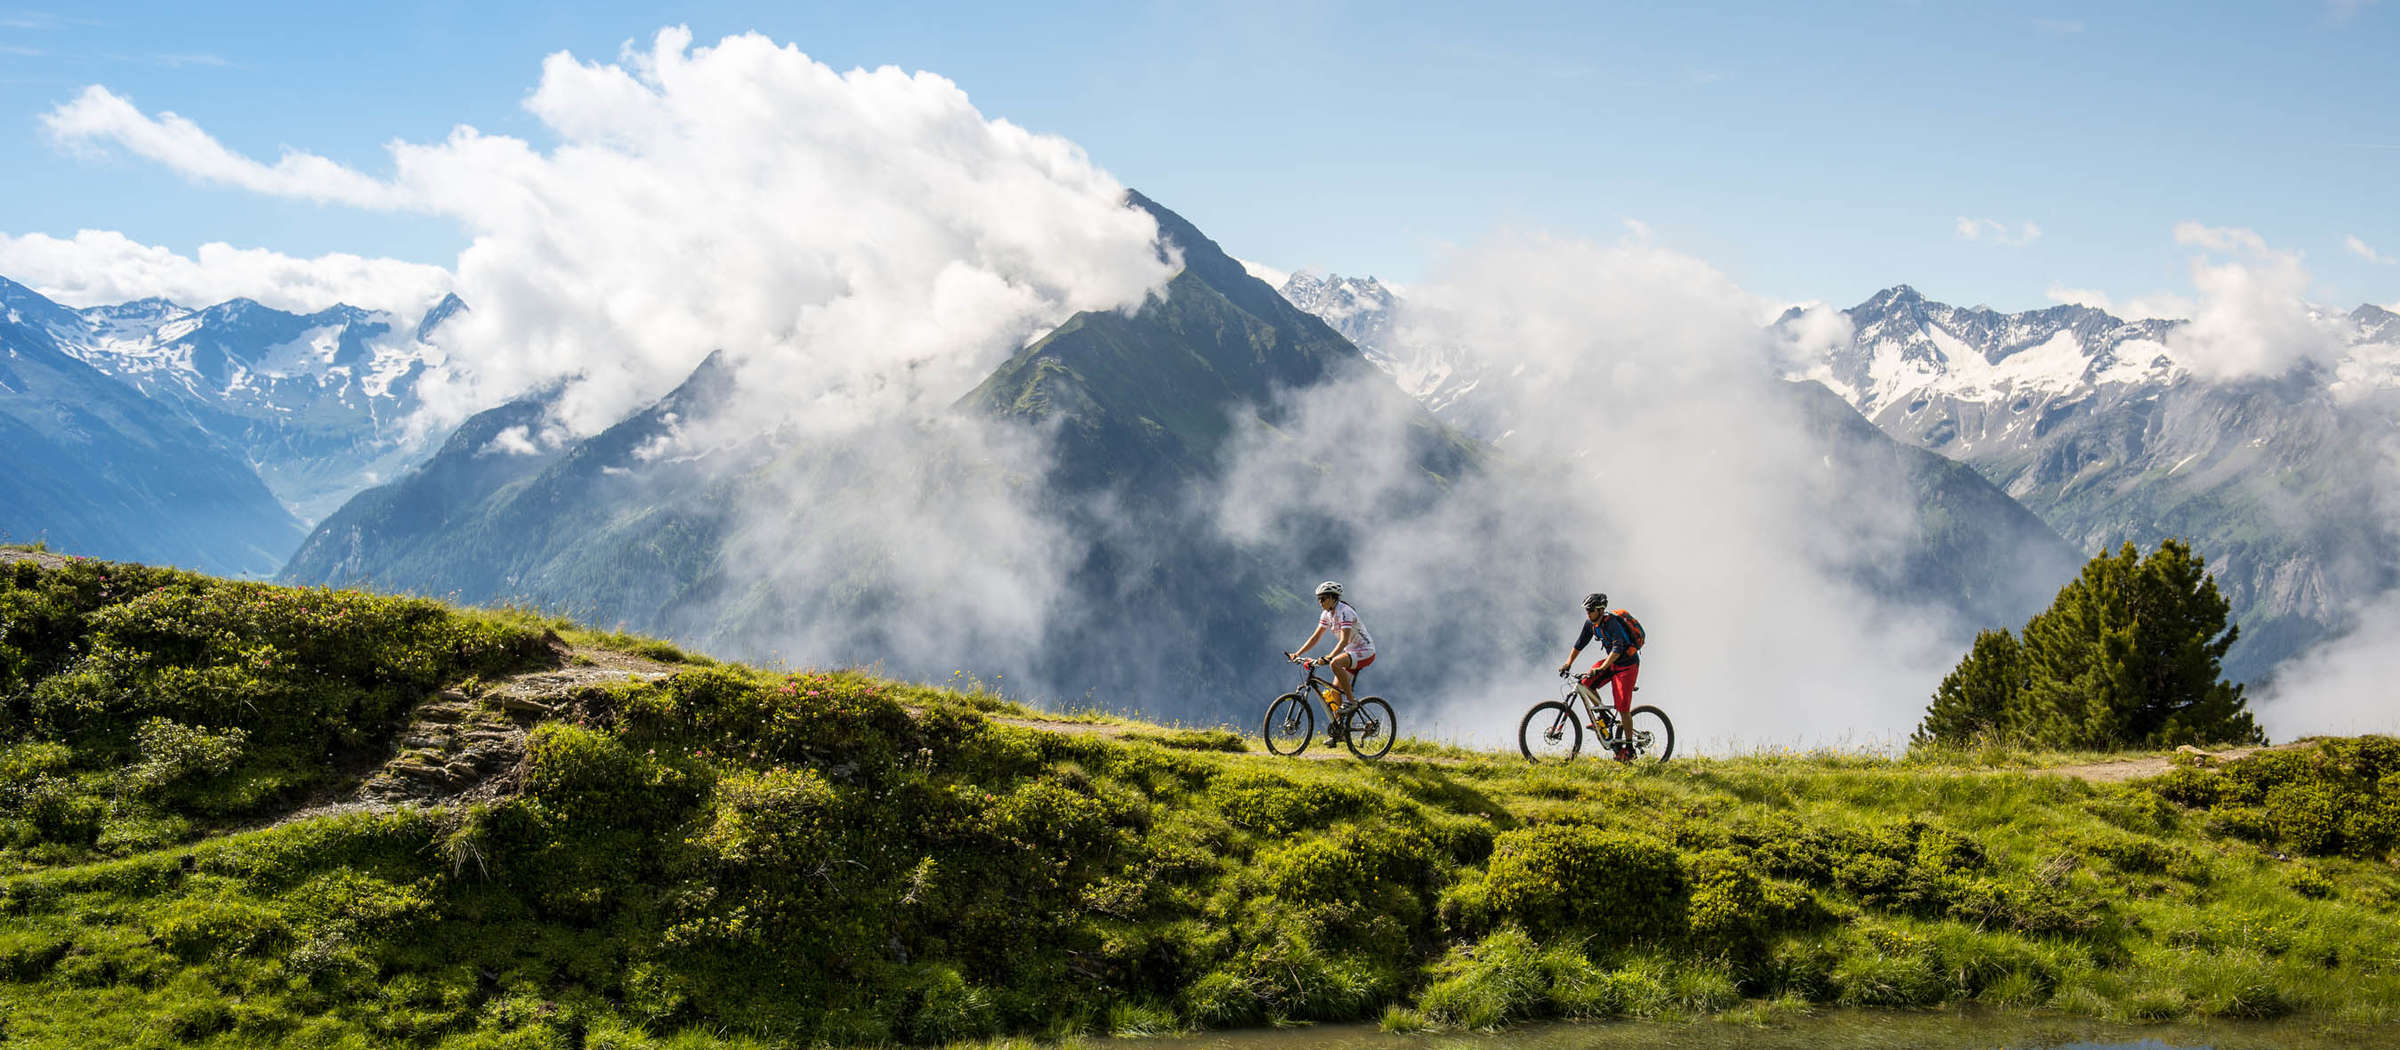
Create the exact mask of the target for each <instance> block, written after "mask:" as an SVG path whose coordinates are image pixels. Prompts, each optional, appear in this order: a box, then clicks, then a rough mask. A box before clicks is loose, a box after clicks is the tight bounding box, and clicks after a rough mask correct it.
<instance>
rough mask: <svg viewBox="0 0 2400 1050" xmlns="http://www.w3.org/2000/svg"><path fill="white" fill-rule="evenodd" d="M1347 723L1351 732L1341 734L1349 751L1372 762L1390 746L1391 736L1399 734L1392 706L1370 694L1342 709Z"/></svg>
mask: <svg viewBox="0 0 2400 1050" xmlns="http://www.w3.org/2000/svg"><path fill="white" fill-rule="evenodd" d="M1342 717H1343V718H1344V719H1346V720H1348V722H1349V723H1350V731H1349V732H1347V733H1344V734H1342V739H1343V740H1344V741H1346V742H1348V743H1349V745H1350V753H1351V754H1353V755H1357V756H1358V757H1360V758H1363V759H1367V760H1369V761H1373V760H1375V759H1378V758H1382V757H1383V755H1384V752H1387V751H1390V750H1391V749H1392V740H1393V738H1395V737H1397V736H1399V735H1400V720H1399V718H1398V716H1396V715H1394V714H1392V705H1390V704H1387V703H1384V702H1383V698H1382V697H1380V696H1370V697H1366V698H1364V699H1361V700H1360V701H1359V702H1358V703H1356V704H1353V705H1351V707H1350V708H1349V709H1348V710H1346V711H1344V712H1342Z"/></svg>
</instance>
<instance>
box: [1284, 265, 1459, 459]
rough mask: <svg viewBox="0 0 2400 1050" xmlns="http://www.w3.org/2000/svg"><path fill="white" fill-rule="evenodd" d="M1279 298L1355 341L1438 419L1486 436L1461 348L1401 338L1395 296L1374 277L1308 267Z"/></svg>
mask: <svg viewBox="0 0 2400 1050" xmlns="http://www.w3.org/2000/svg"><path fill="white" fill-rule="evenodd" d="M1281 291H1282V293H1283V297H1284V298H1285V299H1286V300H1289V301H1290V302H1291V304H1292V305H1293V306H1297V307H1299V308H1300V309H1302V310H1305V311H1307V312H1309V313H1312V314H1315V315H1317V319H1318V320H1320V321H1323V322H1325V323H1326V324H1327V325H1329V326H1331V327H1332V328H1333V330H1334V331H1337V332H1340V333H1342V337H1343V338H1345V339H1348V340H1350V342H1351V343H1352V344H1354V345H1356V346H1357V347H1358V349H1359V352H1360V353H1363V354H1365V355H1366V358H1367V360H1368V361H1370V362H1372V363H1373V364H1374V365H1375V367H1376V368H1378V369H1381V370H1382V371H1383V372H1384V373H1385V374H1386V375H1389V376H1391V377H1392V381H1393V382H1395V383H1398V384H1400V389H1402V390H1405V391H1408V393H1409V395H1410V396H1412V397H1414V398H1416V399H1417V400H1418V401H1419V402H1421V403H1423V404H1424V405H1425V407H1427V408H1429V409H1432V410H1433V411H1434V412H1435V413H1436V414H1437V415H1441V416H1442V417H1443V421H1444V422H1447V423H1449V424H1450V425H1452V426H1455V427H1458V428H1460V429H1462V430H1465V431H1467V432H1468V433H1469V434H1472V435H1474V436H1476V437H1478V438H1483V439H1486V440H1489V439H1492V438H1496V437H1499V436H1500V435H1498V434H1496V433H1487V432H1486V431H1487V430H1488V428H1487V427H1485V426H1483V425H1482V423H1483V422H1484V420H1483V418H1482V416H1481V414H1479V413H1475V412H1473V411H1471V408H1472V406H1471V404H1469V402H1471V401H1472V400H1473V395H1474V393H1475V389H1476V386H1477V385H1478V378H1479V377H1478V376H1476V375H1474V374H1473V372H1472V369H1471V368H1470V366H1469V364H1468V360H1469V359H1468V356H1467V354H1466V352H1465V349H1464V348H1462V347H1455V346H1439V345H1423V344H1419V343H1416V342H1411V341H1405V340H1403V339H1401V338H1400V337H1399V332H1398V331H1397V329H1396V328H1395V327H1394V326H1395V322H1396V317H1397V308H1398V307H1399V305H1400V299H1399V297H1398V296H1397V295H1395V294H1393V292H1392V290H1391V289H1390V288H1388V287H1385V286H1384V284H1383V282H1381V281H1378V280H1376V279H1375V278H1373V277H1344V276H1342V275H1340V274H1333V275H1330V276H1319V275H1317V274H1316V273H1313V272H1311V271H1308V270H1302V271H1300V272H1298V273H1295V274H1293V275H1292V276H1291V277H1290V278H1289V279H1288V280H1286V281H1285V282H1284V284H1283V288H1282V289H1281Z"/></svg>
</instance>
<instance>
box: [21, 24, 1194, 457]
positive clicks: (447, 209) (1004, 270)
mask: <svg viewBox="0 0 2400 1050" xmlns="http://www.w3.org/2000/svg"><path fill="white" fill-rule="evenodd" d="M526 107H527V108H528V109H529V110H530V111H531V112H532V113H533V114H534V115H535V116H536V117H538V118H539V119H540V120H541V121H542V122H543V124H544V125H546V126H547V128H548V129H549V130H550V131H551V132H552V133H553V134H554V135H555V136H556V138H557V144H556V145H555V146H554V147H551V148H549V149H546V150H545V149H540V148H537V147H535V146H534V145H532V144H530V143H527V142H525V141H522V140H519V139H515V138H511V137H507V136H496V135H485V134H483V133H481V132H479V131H477V130H476V129H474V128H471V127H463V126H462V127H460V128H458V129H456V130H454V131H453V132H452V133H451V134H450V136H449V137H448V138H447V139H445V140H443V141H441V142H438V143H405V142H398V143H394V144H393V145H392V146H391V154H392V159H393V167H394V172H393V174H392V176H391V177H390V178H388V179H379V178H375V177H373V176H369V175H366V174H364V173H361V172H358V171H356V170H353V169H350V168H347V167H344V166H342V165H339V164H336V163H334V162H332V161H330V160H327V159H325V158H323V157H318V156H315V155H312V154H307V153H303V152H298V151H287V152H286V153H285V154H284V155H283V157H282V158H281V159H279V160H278V161H277V162H276V163H275V164H272V165H269V164H264V163H261V162H258V161H256V160H253V159H250V158H247V157H243V156H241V155H239V154H237V153H234V152H233V151H230V150H228V149H226V148H225V147H224V146H223V145H221V144H220V143H218V142H217V141H216V140H215V139H213V138H211V137H210V136H209V135H208V134H207V133H206V132H205V131H203V130H202V129H201V128H199V127H198V126H197V125H195V124H193V123H192V122H190V121H188V120H185V119H183V118H180V117H177V116H174V115H173V114H160V115H158V116H156V117H152V116H148V115H145V114H143V113H141V112H140V111H139V110H137V109H135V108H134V107H133V106H132V104H131V103H129V102H127V101H126V100H124V99H122V98H119V97H118V96H116V95H114V94H112V93H110V92H109V91H107V90H106V89H105V88H99V87H95V88H92V89H89V90H87V91H85V92H84V93H83V94H82V95H81V96H79V97H77V98H76V99H75V100H73V101H71V102H69V103H66V104H64V105H62V106H60V107H59V108H58V109H57V110H56V111H54V112H53V113H52V114H50V116H49V117H48V118H47V119H46V123H47V124H48V126H49V128H50V130H51V131H52V133H53V134H54V135H56V136H58V137H59V138H60V139H61V140H62V141H64V142H68V143H70V144H76V145H80V146H84V147H90V148H101V147H105V146H110V145H113V146H116V147H119V148H122V149H125V150H128V151H130V152H133V153H135V154H137V155H140V156H143V157H146V158H149V159H152V160H155V161H158V162H160V163H162V164H165V165H168V166H169V167H171V168H173V169H174V170H176V171H178V172H181V173H183V174H184V175H186V176H188V177H190V178H193V179H196V180H200V181H204V182H212V183H219V184H225V185H231V186H237V187H241V188H244V189H248V190H252V191H255V192H260V193H267V194H273V195H277V196H285V197H295V198H301V199H308V200H320V201H328V202H333V203H340V204H346V205H350V206H355V207H361V208H374V209H386V210H389V209H407V210H414V211H422V212H427V213H431V214H434V215H438V216H442V217H445V218H448V219H450V220H452V221H455V222H457V223H458V224H459V225H460V226H462V227H463V228H464V229H465V230H466V232H468V233H469V234H470V235H471V236H472V237H473V241H472V243H471V245H470V246H469V247H468V248H467V249H466V250H465V251H464V252H463V253H461V254H460V256H459V258H458V260H457V263H456V266H455V268H454V272H455V274H456V290H457V292H458V294H459V295H460V296H461V297H462V298H464V299H466V300H467V301H468V302H469V303H471V304H473V306H474V310H473V312H472V313H470V314H467V315H465V316H462V317H461V318H460V319H459V320H458V321H457V322H456V323H454V324H451V325H445V326H444V327H443V329H442V331H441V337H442V341H443V344H444V346H445V348H446V349H448V350H450V351H451V353H450V362H451V363H450V365H449V366H448V367H447V368H446V369H445V370H443V371H440V372H436V373H434V374H433V375H430V376H428V377H427V380H426V381H425V383H424V384H423V386H422V390H423V392H424V394H425V396H426V398H427V402H428V406H429V411H431V412H433V413H434V415H432V416H430V417H429V420H430V422H433V423H441V422H447V421H449V420H454V419H456V418H458V417H459V416H461V415H463V414H464V413H465V412H467V411H471V410H474V409H477V408H481V407H484V406H488V405H490V404H493V403H496V402H497V401H498V400H501V399H503V398H505V397H507V396H510V395H513V394H515V393H517V392H520V391H524V390H528V389H533V388H536V387H544V386H546V385H547V384H553V383H562V382H563V383H564V384H565V385H564V388H563V392H562V394H561V395H560V396H559V398H558V399H557V400H556V411H557V412H558V414H559V418H560V419H561V420H562V421H563V422H564V423H565V424H566V426H567V427H568V429H569V430H570V431H571V432H573V433H579V434H580V433H590V432H592V431H594V430H596V429H597V428H599V427H602V426H606V425H608V424H610V423H613V422H615V421H616V420H617V419H619V418H622V417H623V416H624V415H625V413H626V412H627V411H629V410H631V409H632V408H633V407H635V406H637V405H640V404H643V403H645V402H647V401H648V400H650V399H654V398H656V397H658V396H659V395H661V394H662V393H664V392H665V391H666V390H667V389H669V388H671V387H672V386H673V385H674V384H675V383H676V382H678V381H679V380H681V379H682V378H683V377H684V376H685V375H687V374H689V373H690V372H691V371H692V369H693V368H695V367H696V366H697V365H698V363H699V362H700V361H701V359H702V358H704V357H705V356H707V355H708V354H709V353H710V352H711V351H714V350H718V349H722V350H725V351H726V352H727V353H728V355H729V356H730V357H731V359H732V360H733V361H735V362H736V367H737V368H738V369H739V371H740V373H741V377H742V382H741V384H740V386H739V389H740V391H741V396H742V398H743V400H744V402H745V403H746V404H748V405H750V406H752V408H751V410H750V411H748V412H746V413H740V414H738V415H739V418H740V420H741V422H740V423H739V424H738V426H740V427H746V428H758V427H766V426H772V425H776V424H779V423H783V422H789V421H793V420H806V421H809V422H810V423H811V424H812V425H832V424H834V423H835V422H836V421H839V420H851V421H856V420H859V419H863V418H869V417H872V416H874V415H876V414H878V413H881V412H888V411H894V410H902V409H906V408H910V407H912V406H919V405H922V404H927V403H946V402H947V400H948V399H950V398H955V397H956V396H957V395H958V394H960V393H962V392H963V391H964V390H965V389H966V387H967V386H968V385H970V384H971V383H972V382H973V381H974V379H975V378H977V377H979V376H981V375H982V374H983V373H984V372H985V371H988V370H989V368H990V367H991V366H992V365H994V364H996V363H997V361H998V360H999V358H1000V357H1002V356H1004V355H1005V354H1006V353H1007V352H1008V351H1010V350H1013V349H1014V348H1015V347H1016V346H1017V345H1019V344H1020V343H1021V342H1022V341H1023V339H1024V338H1025V337H1026V336H1027V335H1029V334H1030V333H1032V332H1034V331H1037V330H1039V329H1040V328H1041V327H1042V326H1044V325H1045V324H1048V323H1051V322H1054V321H1056V320H1059V319H1061V318H1063V317H1065V316H1067V315H1068V314H1071V313H1073V312H1075V311H1078V310H1085V309H1107V308H1112V307H1122V306H1127V305H1131V304H1136V303H1139V302H1140V301H1141V300H1142V299H1143V298H1144V297H1145V295H1146V294H1148V293H1149V292H1150V291H1151V290H1153V289H1155V288H1157V287H1158V286H1159V285H1160V284H1162V283H1163V282H1164V280H1165V279H1166V277H1167V276H1168V275H1170V274H1171V273H1172V272H1173V268H1174V264H1173V261H1172V260H1168V259H1162V258H1161V257H1160V255H1159V252H1158V250H1157V248H1156V238H1157V231H1156V228H1155V224H1154V223H1152V222H1151V220H1150V219H1149V217H1148V216H1147V215H1145V214H1143V213H1141V212H1139V211H1137V210H1134V209H1130V208H1127V207H1125V206H1124V204H1123V195H1124V187H1123V186H1122V185H1121V184H1119V183H1118V182H1117V181H1116V180H1115V179H1113V178H1111V177H1110V176H1109V175H1108V174H1107V173H1106V172H1104V171H1102V170H1100V169H1099V168H1098V167H1096V166H1094V165H1093V164H1092V163H1091V162H1090V161H1089V159H1088V158H1087V157H1085V155H1084V154H1083V152H1082V150H1080V149H1079V148H1077V147H1076V146H1075V145H1074V144H1072V143H1070V142H1067V141H1066V140H1064V139H1060V138H1056V137H1053V136H1046V135H1037V134H1033V133H1031V132H1029V131H1026V130H1025V129H1023V128H1020V127H1018V126H1016V125H1014V124H1011V123H1009V122H1008V121H1005V120H996V119H990V118H986V117H985V116H984V115H983V114H982V113H980V112H979V111H977V110H976V109H975V107H974V106H973V105H972V104H971V103H970V102H969V101H968V98H967V96H966V93H965V92H963V91H961V90H960V89H959V88H958V86H957V85H955V84H953V83H952V82H950V81H949V80H946V79H944V78H942V77H939V76H935V75H933V74H930V73H913V74H912V73H906V72H902V71H901V70H898V69H894V68H888V67H887V68H883V69H877V70H852V71H849V72H839V71H836V70H834V69H832V68H830V67H828V66H825V65H823V64H822V63H819V62H816V61H814V60H813V59H811V58H809V57H808V56H807V55H805V54H803V53H801V52H800V51H799V50H798V49H796V48H793V47H789V46H780V47H779V46H777V45H775V44H774V43H773V42H771V41H769V40H767V39H766V38H764V37H761V36H757V35H744V36H734V37H728V38H726V39H724V40H722V41H720V42H719V43H717V44H716V45H715V46H713V47H700V48H694V47H692V41H691V35H690V33H689V32H688V31H685V30H682V29H668V30H663V31H661V32H660V33H659V34H658V35H657V36H656V38H655V39H654V40H653V42H652V44H651V46H650V47H649V48H648V49H646V50H636V49H633V48H630V47H629V48H628V49H627V50H626V51H625V52H624V53H623V54H622V55H620V56H619V58H618V60H617V61H615V62H612V63H599V62H583V61H579V60H577V59H576V58H574V57H573V56H571V55H568V54H565V53H559V54H555V55H552V56H550V57H549V58H548V59H547V60H546V61H545V62H544V64H543V69H542V76H541V80H540V83H539V85H538V86H537V87H536V88H535V90H534V91H533V93H532V95H531V96H530V97H529V98H528V99H527V101H526Z"/></svg>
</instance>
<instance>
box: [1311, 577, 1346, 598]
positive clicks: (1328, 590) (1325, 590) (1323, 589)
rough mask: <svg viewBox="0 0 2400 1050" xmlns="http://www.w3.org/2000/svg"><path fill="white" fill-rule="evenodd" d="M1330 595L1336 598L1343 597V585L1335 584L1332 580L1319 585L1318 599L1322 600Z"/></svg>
mask: <svg viewBox="0 0 2400 1050" xmlns="http://www.w3.org/2000/svg"><path fill="white" fill-rule="evenodd" d="M1328 594H1330V595H1333V596H1334V597H1336V598H1339V597H1341V596H1342V585H1341V584H1338V583H1335V582H1333V581H1332V580H1327V581H1325V582H1323V583H1320V584H1318V585H1317V597H1319V598H1322V597H1324V596H1326V595H1328Z"/></svg>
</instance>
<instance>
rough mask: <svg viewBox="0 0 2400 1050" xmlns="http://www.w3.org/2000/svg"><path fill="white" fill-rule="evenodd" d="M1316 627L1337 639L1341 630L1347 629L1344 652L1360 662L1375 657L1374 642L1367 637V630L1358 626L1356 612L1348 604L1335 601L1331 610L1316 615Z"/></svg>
mask: <svg viewBox="0 0 2400 1050" xmlns="http://www.w3.org/2000/svg"><path fill="white" fill-rule="evenodd" d="M1317 627H1318V629H1319V630H1322V631H1325V632H1326V633H1328V634H1331V635H1332V636H1333V637H1334V638H1337V639H1338V638H1340V637H1341V633H1340V632H1341V630H1342V628H1345V627H1347V628H1349V629H1350V645H1349V648H1347V649H1345V650H1344V651H1345V652H1348V653H1350V654H1351V655H1353V656H1356V657H1358V658H1360V659H1362V660H1363V659H1365V658H1367V657H1370V656H1373V655H1375V640H1374V639H1372V638H1369V637H1367V629H1366V628H1364V627H1361V626H1359V625H1358V610H1356V609H1353V608H1351V607H1350V603H1349V602H1341V601H1337V602H1335V603H1333V608H1331V609H1328V610H1326V611H1324V612H1320V613H1318V614H1317Z"/></svg>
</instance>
